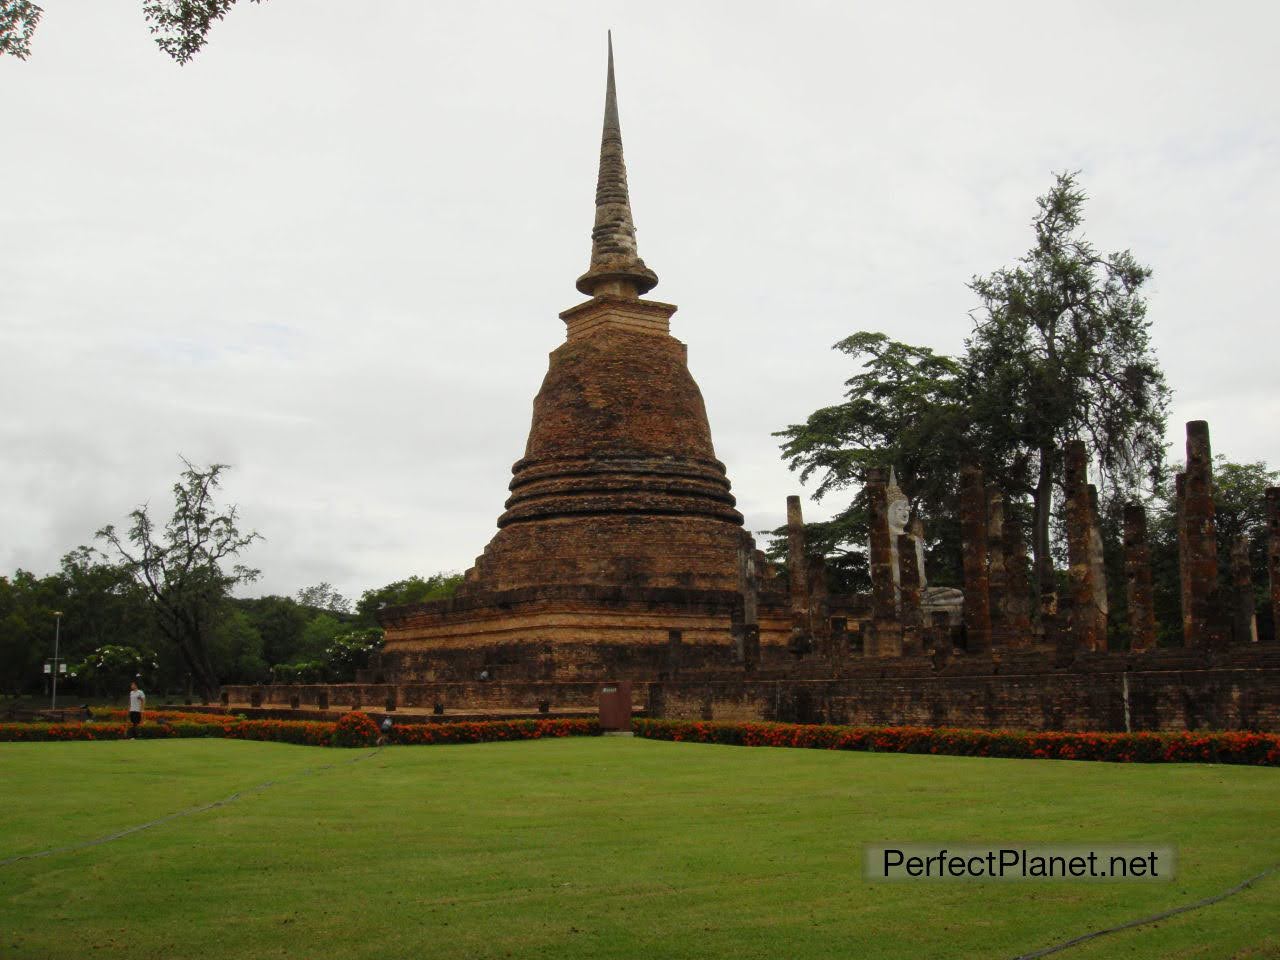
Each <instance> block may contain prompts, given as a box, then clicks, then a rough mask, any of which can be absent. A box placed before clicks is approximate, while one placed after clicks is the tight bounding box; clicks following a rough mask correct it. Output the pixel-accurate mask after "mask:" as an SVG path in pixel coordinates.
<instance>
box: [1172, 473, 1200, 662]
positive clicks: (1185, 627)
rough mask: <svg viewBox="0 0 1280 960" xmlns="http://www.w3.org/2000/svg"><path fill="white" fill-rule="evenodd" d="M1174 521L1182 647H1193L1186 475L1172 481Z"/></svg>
mask: <svg viewBox="0 0 1280 960" xmlns="http://www.w3.org/2000/svg"><path fill="white" fill-rule="evenodd" d="M1173 507H1174V520H1175V523H1176V525H1177V529H1178V609H1179V610H1180V611H1181V612H1182V645H1183V646H1184V647H1193V646H1195V641H1194V639H1193V638H1192V636H1191V576H1190V575H1189V574H1188V573H1187V549H1188V548H1187V475H1186V474H1185V473H1179V474H1178V475H1177V476H1176V477H1174V480H1173Z"/></svg>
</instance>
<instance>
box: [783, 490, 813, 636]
mask: <svg viewBox="0 0 1280 960" xmlns="http://www.w3.org/2000/svg"><path fill="white" fill-rule="evenodd" d="M806 567H807V565H806V563H805V555H804V514H802V513H801V512H800V498H799V497H787V577H788V580H789V581H790V584H791V629H792V632H793V633H794V632H795V631H796V630H799V631H800V632H801V633H803V634H806V635H807V634H808V632H809V589H808V587H809V571H808V570H807V568H806Z"/></svg>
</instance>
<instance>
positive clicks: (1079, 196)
mask: <svg viewBox="0 0 1280 960" xmlns="http://www.w3.org/2000/svg"><path fill="white" fill-rule="evenodd" d="M1085 199H1086V197H1085V194H1084V192H1083V191H1082V190H1081V189H1080V188H1079V187H1078V185H1077V183H1076V179H1075V174H1070V173H1063V174H1059V175H1057V178H1056V182H1055V184H1054V186H1053V188H1052V189H1051V190H1050V191H1049V192H1048V193H1047V194H1045V195H1044V196H1042V197H1040V198H1039V199H1038V200H1037V204H1038V207H1039V213H1038V215H1037V216H1036V218H1035V220H1034V221H1033V227H1034V231H1035V239H1036V242H1035V246H1034V247H1033V248H1032V249H1031V250H1030V252H1028V253H1027V254H1026V256H1024V257H1023V258H1022V259H1021V260H1019V261H1018V263H1017V264H1016V265H1015V266H1014V267H1012V268H1007V269H1001V270H997V271H996V272H994V273H992V274H990V275H989V276H986V277H974V278H973V279H972V281H971V282H970V284H969V286H970V289H971V290H973V291H974V293H976V294H977V295H978V297H979V300H980V301H981V303H980V306H979V307H978V308H976V309H975V311H974V320H975V326H974V329H973V332H972V334H971V335H970V336H969V338H968V339H967V340H966V341H965V350H964V353H963V354H962V355H961V356H959V357H954V358H953V357H947V356H942V355H939V354H936V353H934V352H933V351H932V350H929V349H928V348H925V347H916V346H910V345H908V344H904V343H899V342H897V341H893V340H890V339H889V338H888V337H886V336H885V335H884V334H882V333H873V332H866V331H864V332H860V333H856V334H854V335H853V336H851V337H848V338H846V339H845V340H842V341H841V342H840V343H838V344H836V346H835V349H837V350H841V351H842V352H844V353H846V354H848V355H849V356H850V357H851V358H852V359H854V360H857V361H860V362H861V363H862V368H861V370H860V371H859V373H857V374H856V375H855V376H853V377H852V378H850V379H849V380H848V381H846V383H845V387H846V393H845V401H844V402H843V403H841V404H838V405H835V406H832V407H826V408H823V409H821V410H818V411H816V412H815V413H813V414H811V415H810V417H809V418H808V419H807V420H806V422H805V423H803V424H793V425H791V426H790V427H788V428H787V429H785V430H782V431H780V432H779V433H778V434H777V436H781V437H783V438H785V439H784V442H783V444H782V451H783V457H784V458H785V459H787V460H788V461H789V464H790V466H791V468H792V469H793V470H800V471H801V474H800V475H801V480H802V481H804V480H807V479H808V478H809V477H810V475H812V474H813V473H814V472H815V471H816V472H818V474H819V483H818V487H817V489H816V492H815V495H816V496H818V497H821V496H822V495H824V494H826V493H828V492H830V491H831V490H836V489H842V488H844V487H846V486H849V485H850V484H855V483H858V484H860V483H862V482H863V481H864V480H865V470H866V468H867V467H868V466H872V465H878V466H888V465H891V464H892V465H894V466H896V467H897V470H898V474H899V477H900V478H901V479H902V483H903V486H904V488H905V489H907V490H908V492H909V493H910V494H911V496H912V497H913V498H915V499H916V501H917V506H918V507H919V508H920V509H921V511H922V513H923V514H924V516H925V519H926V520H927V521H928V524H927V530H928V532H929V534H930V536H931V537H932V538H933V543H932V544H931V559H933V555H934V554H937V555H938V559H942V560H945V561H947V562H945V563H944V564H943V565H942V569H943V571H945V573H946V574H952V573H954V572H956V558H957V556H958V551H957V547H958V543H959V539H958V531H956V530H955V529H954V522H955V517H956V514H957V503H956V499H955V491H956V486H957V480H956V478H957V475H958V473H959V470H960V467H961V465H962V463H963V462H964V461H965V460H972V461H975V462H977V463H978V464H979V465H981V466H982V467H983V468H984V470H985V472H986V474H987V477H988V478H989V480H990V481H991V482H992V484H993V485H994V486H995V487H996V488H997V489H999V490H1000V491H1002V492H1003V493H1005V494H1006V495H1007V496H1009V497H1010V499H1011V501H1012V504H1011V507H1012V512H1013V513H1014V514H1015V515H1016V514H1018V513H1019V512H1021V510H1022V504H1023V503H1024V502H1025V500H1026V499H1027V498H1029V500H1030V504H1031V507H1030V526H1031V531H1032V536H1031V547H1032V553H1033V556H1034V558H1035V563H1036V571H1037V580H1038V581H1039V583H1040V584H1041V588H1042V589H1054V588H1055V578H1054V571H1053V553H1052V543H1051V537H1050V531H1051V521H1052V519H1053V516H1054V506H1055V491H1060V490H1061V484H1062V464H1061V454H1060V451H1061V449H1062V447H1063V446H1064V445H1065V444H1066V442H1067V441H1068V440H1071V439H1074V438H1075V437H1077V436H1083V437H1084V438H1085V440H1086V442H1087V443H1088V444H1089V447H1090V451H1091V454H1092V456H1093V457H1094V459H1095V461H1096V463H1097V465H1098V467H1099V468H1100V475H1101V478H1102V481H1103V483H1102V486H1103V488H1104V489H1108V488H1110V489H1112V490H1113V491H1114V493H1115V495H1116V496H1120V495H1125V496H1129V495H1132V494H1133V493H1134V492H1135V491H1136V490H1138V489H1139V488H1140V487H1141V485H1142V483H1143V482H1144V481H1149V482H1150V483H1152V484H1153V483H1155V482H1157V481H1158V479H1159V477H1160V472H1161V467H1162V463H1163V436H1164V426H1165V409H1166V406H1167V403H1168V396H1169V391H1168V388H1167V387H1166V385H1165V382H1164V376H1163V374H1162V373H1161V372H1160V369H1159V366H1158V365H1157V363H1156V360H1155V357H1154V355H1153V354H1152V352H1151V347H1150V340H1149V336H1148V328H1149V321H1148V320H1147V311H1146V302H1145V300H1144V299H1143V297H1142V293H1141V290H1142V286H1143V284H1144V283H1145V282H1146V280H1147V279H1148V278H1149V277H1150V275H1151V272H1150V270H1149V269H1147V268H1146V267H1144V266H1141V265H1140V264H1138V262H1137V261H1136V260H1135V259H1134V257H1133V255H1132V254H1131V253H1129V252H1128V251H1124V252H1121V253H1113V254H1109V255H1105V256H1104V255H1101V254H1099V253H1097V252H1096V251H1095V250H1094V248H1093V246H1092V245H1091V244H1090V243H1089V242H1088V241H1087V240H1085V239H1084V238H1083V236H1082V235H1081V226H1082V224H1083V222H1084V219H1083V206H1084V202H1085ZM860 510H861V506H860V503H859V501H857V500H855V501H854V503H853V504H852V505H851V507H850V508H849V509H848V510H846V511H845V512H844V513H842V514H841V516H840V517H839V518H838V523H837V521H832V523H836V524H837V528H842V529H836V533H837V534H838V535H843V536H847V537H848V538H849V539H848V540H847V541H846V542H848V543H850V544H853V545H855V546H854V548H855V549H858V550H860V549H862V546H861V545H862V544H863V543H865V540H866V533H865V530H866V524H865V516H862V515H861V514H860V513H859V511H860ZM854 538H856V539H854Z"/></svg>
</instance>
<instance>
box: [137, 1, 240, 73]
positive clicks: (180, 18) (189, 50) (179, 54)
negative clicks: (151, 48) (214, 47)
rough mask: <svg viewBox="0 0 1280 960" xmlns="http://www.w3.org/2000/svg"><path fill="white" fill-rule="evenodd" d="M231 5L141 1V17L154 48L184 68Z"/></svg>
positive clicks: (228, 3) (206, 40)
mask: <svg viewBox="0 0 1280 960" xmlns="http://www.w3.org/2000/svg"><path fill="white" fill-rule="evenodd" d="M252 2H253V3H261V2H262V0H252ZM235 5H236V0H143V4H142V15H143V17H144V18H145V19H146V21H147V26H148V29H150V31H151V33H152V35H153V36H154V37H155V38H156V45H157V46H158V47H159V48H160V49H161V50H163V51H164V52H165V53H166V54H168V55H169V56H170V57H172V58H173V60H175V61H176V62H177V63H181V64H186V63H190V62H191V59H192V58H193V57H194V56H195V55H196V54H197V53H199V52H200V51H201V50H202V49H203V48H204V45H205V43H207V42H208V39H209V31H210V30H211V29H212V28H213V25H214V24H215V23H216V22H217V21H219V20H221V19H222V18H223V17H225V16H226V15H227V13H228V12H230V10H231V8H232V7H234V6H235Z"/></svg>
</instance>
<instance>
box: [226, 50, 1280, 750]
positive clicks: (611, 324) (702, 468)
mask: <svg viewBox="0 0 1280 960" xmlns="http://www.w3.org/2000/svg"><path fill="white" fill-rule="evenodd" d="M657 283H658V277H657V274H656V273H655V272H654V271H653V270H652V269H651V268H650V267H649V266H647V265H646V264H645V262H644V261H643V260H642V259H641V257H640V254H639V250H638V247H637V244H636V231H635V224H634V220H633V217H632V210H631V204H630V199H629V194H628V189H627V173H626V166H625V162H624V159H623V149H622V135H621V126H620V122H619V115H618V103H617V92H616V86H615V76H614V63H613V51H612V45H610V50H609V60H608V72H607V81H606V93H605V107H604V124H603V133H602V137H601V145H600V158H599V176H598V181H597V186H596V212H595V221H594V227H593V229H592V231H591V258H590V262H589V265H588V269H587V271H586V272H585V273H584V274H583V275H582V276H581V277H579V278H578V279H577V282H576V287H577V289H578V291H579V292H581V293H582V294H583V295H584V296H585V297H586V298H587V299H585V300H584V301H582V302H581V303H578V304H576V305H574V306H571V307H570V308H569V309H567V310H565V311H564V312H563V313H561V314H560V319H561V320H562V321H563V322H564V324H565V339H564V342H563V343H562V344H561V345H560V346H559V347H557V348H556V349H555V350H554V351H552V353H551V355H550V360H549V364H548V369H547V373H546V376H545V378H544V380H543V382H542V387H541V389H540V390H539V392H538V395H537V396H536V398H535V399H534V402H533V416H532V422H531V425H530V430H529V438H528V442H527V444H526V446H525V450H524V453H523V456H521V457H520V459H519V460H517V461H516V463H515V465H514V466H513V468H512V479H511V483H510V488H509V489H510V496H509V498H508V499H507V501H506V503H505V504H504V507H503V511H502V513H501V514H500V515H499V517H498V520H497V527H498V530H497V533H496V534H495V535H494V537H493V539H492V540H491V541H490V542H489V544H488V545H487V546H486V547H485V548H484V550H483V552H482V553H481V555H480V556H478V557H477V558H476V560H475V563H474V565H473V566H472V567H471V568H470V569H469V570H467V571H466V574H465V578H464V582H463V584H462V586H461V588H460V589H459V590H458V592H457V595H456V596H455V597H453V598H451V599H448V600H441V601H434V602H429V603H421V604H414V605H411V606H405V607H398V608H391V609H386V610H384V611H383V612H382V614H381V622H382V625H383V627H384V629H385V634H386V643H385V647H384V649H383V652H382V653H381V655H380V656H378V657H376V658H375V660H374V662H373V663H371V664H370V666H369V667H368V668H367V669H366V670H364V671H362V672H361V674H360V677H359V682H357V683H353V684H332V685H303V686H288V687H273V686H266V687H243V686H241V687H229V688H226V690H225V692H224V700H226V701H227V702H230V703H237V704H247V705H250V706H251V707H254V708H261V709H283V708H286V707H287V708H288V709H290V710H320V711H324V710H330V709H334V708H351V707H356V706H364V707H369V708H373V709H386V710H396V709H400V710H405V709H417V710H422V711H431V712H433V713H435V714H443V713H449V712H453V713H457V712H466V711H468V710H470V711H488V712H490V713H492V712H503V711H505V712H508V713H520V712H532V711H542V712H548V711H552V710H574V709H577V710H591V709H594V706H595V704H596V702H597V697H598V689H599V686H600V684H601V683H602V682H605V681H609V682H614V681H630V683H631V689H632V690H633V691H634V696H635V698H636V699H635V706H636V708H637V709H644V710H647V711H649V713H650V714H651V715H658V716H671V717H702V718H705V719H765V720H790V721H801V722H807V721H827V722H846V723H866V724H919V725H930V726H937V725H949V726H957V727H975V726H976V727H1013V728H1021V729H1095V730H1156V729H1187V728H1192V729H1194V728H1204V727H1212V728H1216V729H1224V728H1240V729H1263V730H1280V645H1277V644H1276V643H1275V642H1274V640H1273V636H1274V632H1275V627H1274V624H1276V623H1277V622H1278V621H1277V618H1280V489H1271V490H1268V491H1267V504H1266V506H1267V515H1268V519H1269V524H1270V528H1269V530H1270V532H1269V541H1268V545H1267V556H1268V563H1269V568H1268V569H1269V572H1270V584H1269V587H1270V594H1269V595H1270V605H1271V609H1272V611H1273V613H1272V620H1271V624H1272V626H1271V627H1270V628H1269V630H1268V636H1267V639H1268V640H1271V641H1272V642H1265V643H1260V642H1258V640H1259V631H1258V626H1257V621H1256V616H1255V609H1254V595H1253V590H1254V588H1253V584H1252V580H1251V575H1250V570H1249V562H1248V560H1249V554H1248V549H1249V545H1248V544H1247V543H1237V544H1235V545H1234V547H1233V549H1232V551H1231V555H1230V557H1229V558H1225V557H1219V556H1218V548H1217V535H1216V529H1215V523H1214V501H1213V479H1212V458H1211V455H1210V443H1209V429H1208V425H1207V424H1205V423H1204V422H1202V421H1193V422H1192V423H1189V424H1187V448H1186V464H1185V470H1184V471H1183V472H1182V473H1180V474H1179V475H1178V478H1177V496H1176V504H1177V539H1178V545H1179V550H1178V564H1179V571H1180V582H1181V610H1182V622H1181V625H1180V627H1181V630H1180V632H1181V638H1182V642H1181V644H1179V645H1178V646H1172V647H1170V646H1165V647H1158V646H1157V644H1156V640H1157V631H1158V625H1157V621H1156V616H1155V607H1154V601H1153V597H1154V593H1153V586H1152V582H1153V581H1152V573H1151V551H1150V547H1149V545H1148V529H1147V517H1146V514H1145V511H1144V510H1143V508H1142V507H1141V506H1140V505H1138V504H1132V505H1129V506H1128V507H1126V508H1125V510H1124V518H1123V558H1122V559H1123V569H1124V583H1125V588H1124V596H1123V603H1122V605H1120V604H1118V605H1117V606H1118V607H1119V609H1115V610H1113V609H1111V608H1110V607H1111V605H1110V604H1109V602H1108V596H1107V585H1106V577H1105V568H1104V560H1105V557H1104V544H1103V537H1102V533H1101V522H1100V517H1099V506H1098V491H1097V488H1096V487H1095V486H1093V485H1092V484H1090V482H1089V476H1088V469H1089V458H1088V451H1087V448H1086V446H1085V444H1084V443H1083V442H1081V441H1072V442H1071V443H1069V444H1068V445H1067V447H1066V449H1065V450H1064V451H1063V460H1064V463H1065V476H1064V481H1065V504H1066V518H1065V522H1066V543H1067V560H1068V569H1067V571H1066V578H1065V589H1063V590H1059V588H1058V585H1057V583H1056V582H1052V581H1046V582H1045V583H1038V584H1036V585H1035V586H1036V589H1035V590H1033V586H1032V581H1033V578H1032V575H1031V569H1030V564H1029V562H1028V558H1027V540H1026V536H1025V531H1024V529H1023V527H1022V525H1021V523H1020V522H1019V521H1018V518H1017V516H1016V511H1015V509H1014V508H1015V507H1016V506H1017V505H1016V504H1010V503H1009V502H1007V501H1006V500H1005V498H1004V497H1003V496H1002V495H1001V494H1000V493H999V492H998V491H995V490H992V489H991V488H990V487H989V486H988V484H987V483H986V480H985V478H984V476H983V472H982V470H981V469H980V467H979V466H978V465H976V464H968V465H966V466H964V467H963V469H962V470H961V471H960V473H959V476H958V477H956V483H957V491H958V497H957V501H958V505H959V521H960V527H961V537H962V551H963V588H962V589H960V588H956V587H946V586H938V585H931V584H930V582H929V571H928V570H927V569H926V563H925V553H924V549H923V545H924V529H925V528H924V526H923V524H924V523H925V522H926V520H927V518H922V517H921V516H919V515H918V513H917V511H915V510H914V509H913V507H912V504H911V501H910V498H909V491H906V490H904V489H903V488H902V487H901V486H900V485H899V482H898V479H897V476H896V473H895V472H894V471H893V470H892V469H881V468H871V469H868V470H867V472H866V486H865V498H866V505H867V511H868V515H869V518H870V527H871V529H870V537H869V543H868V549H869V567H870V577H871V589H870V591H869V592H868V593H863V594H857V595H845V594H840V593H837V592H834V591H832V590H831V589H830V587H829V583H828V579H829V578H828V575H827V570H826V563H825V559H824V558H823V557H822V556H820V555H817V554H816V553H815V552H814V551H813V550H812V549H811V548H810V546H809V544H808V543H807V542H806V535H805V524H804V518H803V516H802V512H801V505H800V499H799V498H798V497H791V498H789V499H788V502H787V526H786V548H787V560H786V564H785V570H783V569H780V568H778V567H775V566H774V565H773V564H771V563H769V562H768V561H767V560H766V558H765V555H764V554H763V553H762V552H761V551H760V550H759V549H758V548H757V545H756V543H755V541H754V540H753V538H752V537H751V536H750V534H749V533H748V532H747V531H746V530H744V528H743V518H742V515H741V514H740V513H739V512H738V511H737V509H736V508H735V500H734V497H733V495H732V493H731V492H730V483H729V479H728V477H727V475H726V472H725V466H724V464H723V463H721V462H720V461H719V460H717V459H716V455H715V449H714V446H713V444H712V439H711V429H710V425H709V423H708V421H707V415H706V410H705V407H704V405H703V400H702V395H701V393H700V392H699V389H698V386H697V384H696V383H695V381H694V379H693V377H692V375H691V374H690V372H689V367H688V363H687V351H686V347H685V344H683V343H682V342H681V341H679V340H677V339H676V338H675V337H673V336H672V333H671V320H672V317H673V315H674V314H675V313H676V307H675V306H674V305H672V304H669V303H664V302H661V301H657V300H650V299H645V296H646V295H647V294H648V293H649V292H650V291H651V290H652V289H653V288H654V287H655V286H656V285H657ZM1224 562H1226V563H1227V566H1226V569H1224V568H1223V563H1224ZM1228 594H1230V595H1228ZM1120 623H1123V624H1124V627H1125V633H1126V635H1127V637H1128V641H1127V646H1126V647H1125V649H1112V644H1111V641H1110V640H1109V635H1110V634H1111V633H1112V632H1113V631H1112V629H1111V628H1112V627H1113V626H1114V625H1116V624H1120Z"/></svg>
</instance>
